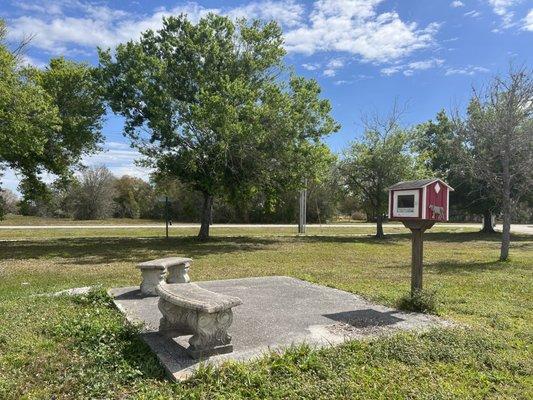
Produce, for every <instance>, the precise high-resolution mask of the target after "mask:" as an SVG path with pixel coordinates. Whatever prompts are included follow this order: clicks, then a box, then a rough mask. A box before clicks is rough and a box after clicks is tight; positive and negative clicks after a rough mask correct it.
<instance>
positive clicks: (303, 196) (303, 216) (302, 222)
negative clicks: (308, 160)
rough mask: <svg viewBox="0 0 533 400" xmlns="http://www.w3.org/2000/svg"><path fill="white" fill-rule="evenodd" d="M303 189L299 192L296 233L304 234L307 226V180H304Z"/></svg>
mask: <svg viewBox="0 0 533 400" xmlns="http://www.w3.org/2000/svg"><path fill="white" fill-rule="evenodd" d="M304 184H305V188H304V189H302V190H301V191H300V219H299V221H298V233H299V234H302V235H303V234H305V228H306V224H307V179H306V180H305V183H304Z"/></svg>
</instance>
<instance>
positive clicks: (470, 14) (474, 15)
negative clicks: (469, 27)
mask: <svg viewBox="0 0 533 400" xmlns="http://www.w3.org/2000/svg"><path fill="white" fill-rule="evenodd" d="M463 15H464V16H465V17H471V18H477V17H481V13H480V12H479V11H476V10H472V11H468V12H465V13H464V14H463Z"/></svg>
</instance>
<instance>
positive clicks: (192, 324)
mask: <svg viewBox="0 0 533 400" xmlns="http://www.w3.org/2000/svg"><path fill="white" fill-rule="evenodd" d="M156 292H157V294H158V295H159V303H158V307H159V310H160V311H161V314H163V317H162V318H161V321H160V324H159V330H160V331H168V330H176V331H178V332H179V333H180V334H192V337H191V338H190V339H189V345H190V346H189V348H187V352H188V353H189V355H190V356H192V357H193V358H203V357H209V356H211V355H214V354H221V353H230V352H232V351H233V345H232V344H231V336H230V335H229V334H228V328H229V327H230V326H231V324H232V322H233V311H232V308H233V307H235V306H238V305H240V304H242V300H241V299H239V298H238V297H234V296H227V295H224V294H220V293H214V292H211V291H210V290H207V289H203V288H201V287H200V286H198V285H196V284H194V283H188V284H185V285H184V284H168V283H165V282H161V283H160V284H159V285H158V286H157V288H156Z"/></svg>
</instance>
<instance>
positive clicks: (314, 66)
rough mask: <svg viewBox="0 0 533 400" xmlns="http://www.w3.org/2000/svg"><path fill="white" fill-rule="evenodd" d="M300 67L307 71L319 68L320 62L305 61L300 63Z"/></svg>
mask: <svg viewBox="0 0 533 400" xmlns="http://www.w3.org/2000/svg"><path fill="white" fill-rule="evenodd" d="M302 67H303V68H304V69H306V70H308V71H316V70H317V69H319V68H320V64H318V63H305V64H302Z"/></svg>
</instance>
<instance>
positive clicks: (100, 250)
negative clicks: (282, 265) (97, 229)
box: [0, 237, 278, 265]
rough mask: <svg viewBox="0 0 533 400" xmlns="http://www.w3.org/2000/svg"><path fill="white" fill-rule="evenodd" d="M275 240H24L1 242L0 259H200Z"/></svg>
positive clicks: (260, 246)
mask: <svg viewBox="0 0 533 400" xmlns="http://www.w3.org/2000/svg"><path fill="white" fill-rule="evenodd" d="M277 242H278V240H276V239H275V238H257V237H224V238H217V237H215V238H212V239H210V240H209V241H206V242H200V241H198V240H197V239H196V237H171V238H169V239H166V238H160V237H157V238H117V237H98V238H61V239H50V240H35V241H34V240H24V241H16V242H9V243H6V244H4V246H3V247H4V248H3V251H1V252H0V260H6V259H15V260H27V259H34V258H53V257H60V258H62V259H65V260H70V261H71V262H72V263H75V264H80V265H84V264H93V265H94V264H105V263H112V262H127V261H128V262H134V263H136V262H139V261H143V260H146V259H150V258H152V259H153V258H159V257H169V256H177V255H184V256H188V257H192V258H201V257H204V256H206V255H210V254H224V253H233V252H248V251H257V250H262V249H264V248H266V247H268V246H271V245H274V244H276V243H277ZM70 261H69V262H70Z"/></svg>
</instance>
